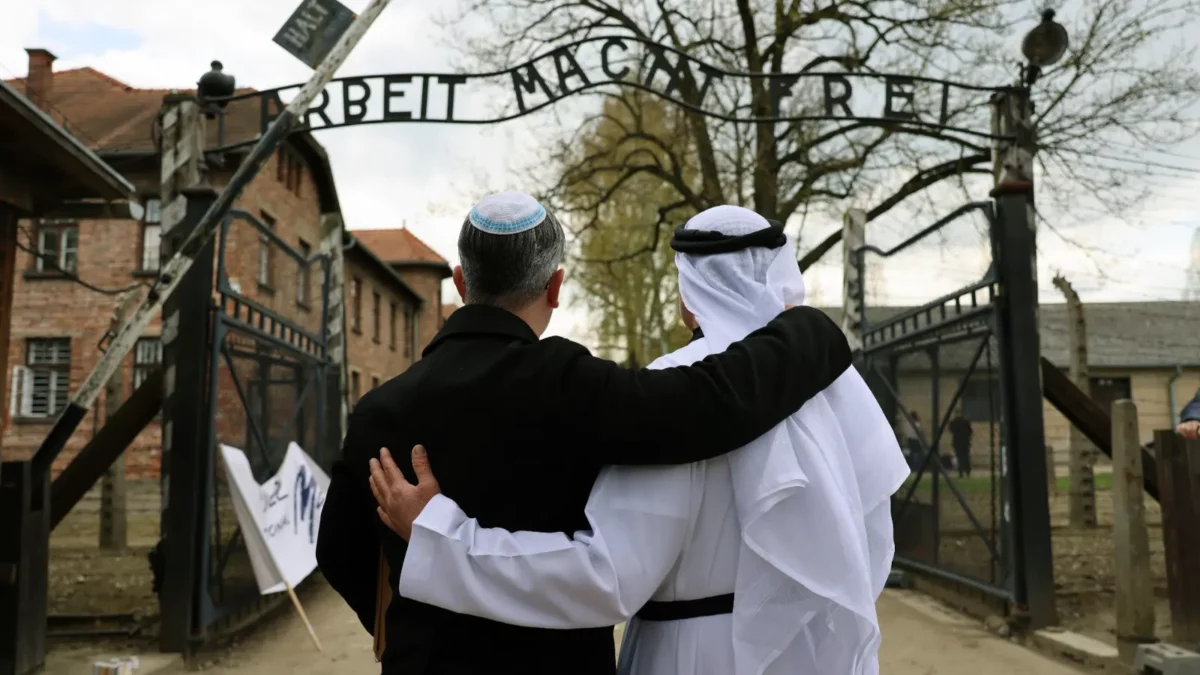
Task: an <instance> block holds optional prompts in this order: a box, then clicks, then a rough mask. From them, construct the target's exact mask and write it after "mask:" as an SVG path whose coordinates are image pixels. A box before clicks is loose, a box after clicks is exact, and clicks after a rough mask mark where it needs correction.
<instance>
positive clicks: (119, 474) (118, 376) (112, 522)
mask: <svg viewBox="0 0 1200 675" xmlns="http://www.w3.org/2000/svg"><path fill="white" fill-rule="evenodd" d="M139 299H140V298H139V297H138V295H137V293H134V292H129V293H125V294H124V295H122V296H121V298H120V299H119V300H118V301H117V306H116V308H114V309H113V315H112V321H110V322H109V330H111V331H116V330H117V329H118V328H120V327H121V324H123V323H125V318H126V317H127V316H128V315H129V313H130V312H132V311H133V308H134V305H135V303H136V302H137V301H138V300H139ZM124 371H125V368H124V367H121V368H117V369H116V370H115V371H113V374H112V377H110V378H108V382H107V383H106V384H105V385H104V421H105V424H107V423H108V420H109V419H111V418H112V416H113V415H114V414H115V413H116V412H117V410H120V408H121V404H123V403H124V402H125V372H124ZM127 528H128V521H127V517H126V511H125V453H121V456H120V457H118V458H117V459H116V460H115V461H114V462H113V463H112V466H110V467H108V470H106V471H105V472H104V477H103V478H101V479H100V548H104V549H123V548H125V547H126V546H127V545H128V544H129V539H128V535H127Z"/></svg>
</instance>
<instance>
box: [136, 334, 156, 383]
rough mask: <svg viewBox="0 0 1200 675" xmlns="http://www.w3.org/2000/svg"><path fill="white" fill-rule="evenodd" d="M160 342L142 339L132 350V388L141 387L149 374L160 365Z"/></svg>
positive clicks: (154, 339) (152, 339)
mask: <svg viewBox="0 0 1200 675" xmlns="http://www.w3.org/2000/svg"><path fill="white" fill-rule="evenodd" d="M162 358H163V348H162V340H159V339H158V338H142V339H141V340H138V341H137V344H136V345H134V348H133V388H134V389H135V390H136V389H137V388H138V387H140V386H142V383H143V382H145V381H146V378H147V377H150V374H151V373H153V372H154V371H155V370H158V368H159V367H160V366H161V365H162Z"/></svg>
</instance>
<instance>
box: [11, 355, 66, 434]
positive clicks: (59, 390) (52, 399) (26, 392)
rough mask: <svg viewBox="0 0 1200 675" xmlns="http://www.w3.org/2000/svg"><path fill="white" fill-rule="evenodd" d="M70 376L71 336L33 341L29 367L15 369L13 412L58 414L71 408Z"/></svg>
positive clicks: (40, 415) (28, 356)
mask: <svg viewBox="0 0 1200 675" xmlns="http://www.w3.org/2000/svg"><path fill="white" fill-rule="evenodd" d="M70 379H71V341H70V339H68V338H54V339H31V340H29V341H28V342H27V343H26V352H25V367H24V368H21V369H20V370H18V369H14V371H13V380H14V382H13V403H14V405H13V412H14V413H15V414H17V415H20V416H22V417H53V416H55V415H57V414H58V413H60V412H62V410H63V408H65V407H67V401H68V400H69V396H68V388H69V386H70Z"/></svg>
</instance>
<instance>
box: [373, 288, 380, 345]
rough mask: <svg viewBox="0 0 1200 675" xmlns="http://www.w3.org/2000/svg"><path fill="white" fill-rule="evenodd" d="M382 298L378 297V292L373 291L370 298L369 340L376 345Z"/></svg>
mask: <svg viewBox="0 0 1200 675" xmlns="http://www.w3.org/2000/svg"><path fill="white" fill-rule="evenodd" d="M382 301H383V298H381V297H380V296H379V291H375V292H374V293H373V294H372V296H371V339H372V340H374V341H375V343H376V344H378V343H379V335H380V316H379V315H380V313H381V312H382V306H383V302H382Z"/></svg>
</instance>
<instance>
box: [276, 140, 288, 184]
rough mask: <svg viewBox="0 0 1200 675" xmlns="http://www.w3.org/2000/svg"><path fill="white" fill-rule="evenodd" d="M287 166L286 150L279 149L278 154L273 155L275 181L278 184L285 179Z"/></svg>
mask: <svg viewBox="0 0 1200 675" xmlns="http://www.w3.org/2000/svg"><path fill="white" fill-rule="evenodd" d="M287 164H288V154H287V149H286V148H280V149H279V152H277V153H275V180H277V181H279V182H280V183H283V182H285V180H286V179H287Z"/></svg>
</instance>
